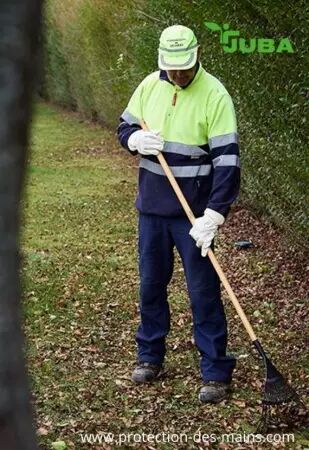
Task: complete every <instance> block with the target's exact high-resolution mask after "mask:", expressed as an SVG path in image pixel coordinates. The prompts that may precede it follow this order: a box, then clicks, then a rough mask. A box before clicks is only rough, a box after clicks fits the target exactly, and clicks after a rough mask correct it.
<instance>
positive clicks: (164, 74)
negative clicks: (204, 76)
mask: <svg viewBox="0 0 309 450" xmlns="http://www.w3.org/2000/svg"><path fill="white" fill-rule="evenodd" d="M197 64H198V68H197V71H196V72H195V75H194V77H193V78H192V80H191V81H190V83H188V84H187V86H185V87H183V88H181V89H186V88H187V87H189V86H191V84H192V83H193V82H195V81H196V80H197V79H198V78H199V76H200V73H201V70H202V65H201V63H200V62H198V63H197ZM159 78H160V80H161V81H167V82H168V83H170V84H171V85H172V86H174V83H173V82H172V81H171V80H170V79H169V77H168V76H167V72H166V70H160V75H159Z"/></svg>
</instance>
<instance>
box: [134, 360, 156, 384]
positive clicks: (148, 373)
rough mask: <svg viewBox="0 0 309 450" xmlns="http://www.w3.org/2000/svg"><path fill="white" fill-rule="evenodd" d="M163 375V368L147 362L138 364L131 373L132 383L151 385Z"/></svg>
mask: <svg viewBox="0 0 309 450" xmlns="http://www.w3.org/2000/svg"><path fill="white" fill-rule="evenodd" d="M162 374H163V367H162V366H158V365H156V364H151V363H148V362H141V363H139V364H138V365H137V366H136V367H135V369H134V370H133V373H132V381H134V383H151V381H154V380H156V379H157V378H159V377H160V375H162Z"/></svg>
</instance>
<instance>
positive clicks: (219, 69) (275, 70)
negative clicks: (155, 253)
mask: <svg viewBox="0 0 309 450" xmlns="http://www.w3.org/2000/svg"><path fill="white" fill-rule="evenodd" d="M305 10H306V5H305V2H304V1H296V2H293V4H290V5H289V6H287V4H286V2H281V1H277V2H271V1H266V0H259V1H256V2H251V1H249V0H241V1H239V2H234V3H232V4H229V6H228V8H227V6H226V3H225V4H223V2H222V4H220V2H217V1H216V0H207V1H206V0H202V1H199V2H195V1H189V0H188V1H186V0H177V1H176V0H169V1H167V0H148V1H147V2H144V1H123V0H121V1H118V2H117V3H116V2H115V3H112V2H107V1H104V2H103V1H102V0H62V1H60V0H49V1H48V2H47V11H46V27H47V33H46V60H47V63H46V77H45V80H46V89H45V95H46V97H47V98H49V99H52V100H54V101H56V102H58V103H60V104H63V105H65V106H68V107H70V108H76V109H77V110H79V111H80V112H82V113H83V114H84V115H85V116H87V117H92V118H97V119H98V120H99V121H100V122H102V123H104V124H106V125H108V126H109V127H113V128H115V127H116V124H117V120H118V117H119V115H120V113H121V112H122V110H123V109H124V107H125V105H126V103H127V100H128V98H129V96H130V94H131V93H132V91H133V90H134V88H135V87H136V85H137V84H138V83H139V81H141V80H142V78H143V77H144V76H145V75H146V74H147V73H149V72H150V71H152V70H156V69H157V47H158V38H159V35H160V33H161V31H162V29H163V28H165V27H166V26H168V25H172V24H175V23H182V24H183V25H187V26H189V27H191V28H193V29H194V30H195V32H196V34H197V36H198V38H199V41H200V43H201V46H202V49H203V53H202V64H203V66H204V67H205V69H206V70H207V71H209V72H210V73H212V74H213V75H215V76H216V77H218V78H219V79H220V80H221V81H222V82H223V83H224V85H225V86H226V87H227V89H228V91H229V92H230V94H231V95H232V97H233V99H234V103H235V107H236V111H237V117H238V122H239V133H240V137H241V152H242V167H243V178H242V180H243V181H242V201H243V202H245V203H247V204H248V205H249V206H250V207H252V208H254V209H255V210H256V211H257V212H258V213H261V214H264V215H267V216H268V217H269V218H270V219H271V220H272V221H273V222H275V223H276V224H277V225H279V226H280V227H281V228H283V229H284V230H285V231H286V233H287V234H288V235H290V238H292V239H293V240H294V241H295V240H297V241H299V242H300V241H303V240H304V239H303V238H304V237H306V236H307V233H308V220H307V219H308V199H309V193H308V185H309V183H308V167H309V164H308V163H309V161H308V159H309V155H308V148H307V147H306V143H307V139H306V136H307V129H308V128H307V122H306V94H307V91H306V75H307V73H306V63H308V60H307V59H306V58H307V56H306V54H307V53H306V50H307V45H306V44H307V43H306V23H305V17H304V16H305V14H304V12H305ZM205 20H207V21H212V22H216V23H218V24H220V25H222V24H223V23H229V24H230V28H231V29H237V30H239V31H240V33H241V36H242V37H245V38H250V37H252V38H253V37H267V38H274V39H275V40H276V41H277V42H278V40H279V39H280V38H282V37H289V38H290V40H291V42H292V43H293V46H294V49H295V53H293V54H288V53H282V54H279V53H273V54H259V53H252V54H242V53H239V52H237V53H232V54H229V53H224V51H223V49H222V47H221V45H220V43H219V35H218V33H214V32H211V31H209V30H207V29H206V27H205V26H204V21H205ZM306 245H307V246H308V240H307V241H306Z"/></svg>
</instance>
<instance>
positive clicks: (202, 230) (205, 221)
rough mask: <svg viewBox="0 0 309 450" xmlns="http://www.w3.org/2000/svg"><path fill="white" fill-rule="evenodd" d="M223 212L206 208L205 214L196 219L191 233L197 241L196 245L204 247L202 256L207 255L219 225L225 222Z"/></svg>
mask: <svg viewBox="0 0 309 450" xmlns="http://www.w3.org/2000/svg"><path fill="white" fill-rule="evenodd" d="M224 220H225V219H224V217H223V216H222V214H220V213H218V212H217V211H214V210H213V209H210V208H207V209H205V212H204V215H203V216H202V217H199V218H198V219H196V220H195V222H194V225H193V227H192V228H191V230H190V232H189V234H190V236H192V237H193V239H194V240H195V241H196V245H197V247H199V248H202V252H201V253H202V256H206V255H207V252H208V249H209V247H210V246H211V243H212V240H213V238H214V237H215V235H216V233H217V230H218V226H219V225H222V224H223V223H224Z"/></svg>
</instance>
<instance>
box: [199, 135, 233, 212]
mask: <svg viewBox="0 0 309 450" xmlns="http://www.w3.org/2000/svg"><path fill="white" fill-rule="evenodd" d="M210 156H211V160H212V166H213V182H212V189H211V193H210V196H209V200H208V204H207V208H211V209H213V210H215V211H217V212H219V213H220V214H222V215H223V216H224V217H226V216H227V214H228V212H229V210H230V206H231V204H232V203H233V202H234V201H235V200H236V198H237V196H238V194H239V189H240V162H239V147H238V144H237V143H235V142H232V143H229V144H227V145H223V146H220V147H216V148H213V149H212V151H211V153H210Z"/></svg>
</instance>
